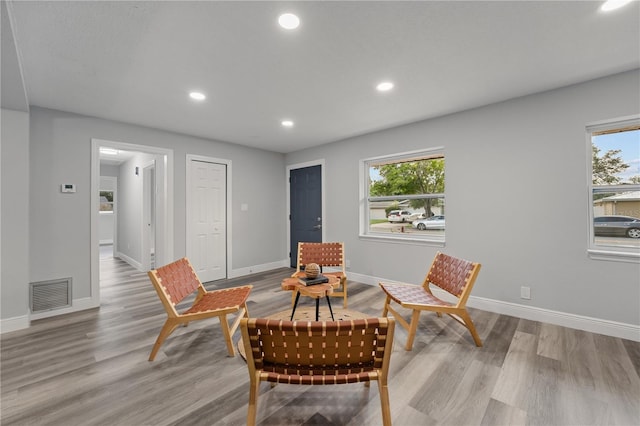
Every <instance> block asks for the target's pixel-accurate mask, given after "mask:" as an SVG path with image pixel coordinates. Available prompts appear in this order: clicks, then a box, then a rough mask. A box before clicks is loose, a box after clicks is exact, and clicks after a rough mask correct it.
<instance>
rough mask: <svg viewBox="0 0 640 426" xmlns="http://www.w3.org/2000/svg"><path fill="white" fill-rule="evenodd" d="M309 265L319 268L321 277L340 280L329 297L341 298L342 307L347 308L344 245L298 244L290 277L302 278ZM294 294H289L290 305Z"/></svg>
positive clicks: (294, 296)
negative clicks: (295, 260) (294, 268)
mask: <svg viewBox="0 0 640 426" xmlns="http://www.w3.org/2000/svg"><path fill="white" fill-rule="evenodd" d="M310 263H316V264H317V265H318V266H320V271H321V272H322V275H333V276H335V277H338V278H340V287H339V289H340V290H338V291H335V290H334V291H333V293H331V295H330V296H331V297H342V299H343V301H342V305H343V306H344V308H346V307H347V273H346V272H345V262H344V243H307V242H299V243H298V264H297V266H296V272H294V273H293V275H291V276H292V277H296V278H300V277H304V276H305V273H304V267H305V265H308V264H310ZM325 267H333V268H338V269H340V270H339V271H330V272H327V271H324V270H323V269H324V268H325ZM295 298H296V292H295V291H293V292H292V294H291V303H292V305H293V303H294V302H295Z"/></svg>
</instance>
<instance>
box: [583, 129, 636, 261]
mask: <svg viewBox="0 0 640 426" xmlns="http://www.w3.org/2000/svg"><path fill="white" fill-rule="evenodd" d="M587 136H588V137H587V139H588V149H589V152H590V154H591V155H590V161H589V171H590V173H589V206H590V207H589V219H590V222H589V251H590V253H591V254H592V255H595V256H596V257H597V256H598V255H603V256H605V257H609V258H616V257H619V258H621V259H622V260H624V259H628V258H635V259H640V118H638V117H634V118H629V119H622V120H612V121H610V122H605V123H599V124H596V125H593V126H589V127H587Z"/></svg>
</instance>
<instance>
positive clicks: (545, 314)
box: [347, 271, 640, 342]
mask: <svg viewBox="0 0 640 426" xmlns="http://www.w3.org/2000/svg"><path fill="white" fill-rule="evenodd" d="M347 276H348V277H349V279H350V280H354V281H358V282H361V283H364V284H369V285H378V283H379V282H380V281H382V282H388V283H392V282H395V281H392V280H387V279H384V278H376V277H370V276H367V275H361V274H355V273H352V272H348V271H347ZM434 294H435V295H436V296H438V297H442V298H443V299H445V300H446V299H447V298H446V296H443V294H446V293H445V292H444V291H443V292H442V294H441V293H440V292H438V291H437V289H434ZM467 306H469V307H471V308H477V309H481V310H483V311H488V312H495V313H497V314H504V315H509V316H512V317H516V318H523V319H527V320H532V321H539V322H543V323H547V324H554V325H559V326H562V327H568V328H573V329H576V330H584V331H588V332H591V333H598V334H604V335H607V336H612V337H619V338H621V339H627V340H633V341H635V342H640V326H638V325H633V324H626V323H622V322H616V321H609V320H603V319H599V318H593V317H587V316H583V315H576V314H570V313H566V312H559V311H553V310H550V309H544V308H538V307H535V306H525V305H520V304H517V303H511V302H503V301H500V300H494V299H486V298H484V297H476V296H470V297H469V300H468V301H467Z"/></svg>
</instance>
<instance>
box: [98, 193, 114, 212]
mask: <svg viewBox="0 0 640 426" xmlns="http://www.w3.org/2000/svg"><path fill="white" fill-rule="evenodd" d="M100 213H113V191H104V190H101V191H100Z"/></svg>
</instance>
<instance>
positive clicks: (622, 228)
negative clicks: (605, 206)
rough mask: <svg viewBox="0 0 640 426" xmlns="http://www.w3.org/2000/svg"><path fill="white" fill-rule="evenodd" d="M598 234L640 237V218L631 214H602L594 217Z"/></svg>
mask: <svg viewBox="0 0 640 426" xmlns="http://www.w3.org/2000/svg"><path fill="white" fill-rule="evenodd" d="M593 233H594V234H595V235H597V236H612V237H616V236H617V237H629V238H640V219H638V218H637V217H631V216H600V217H596V218H594V219H593Z"/></svg>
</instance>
